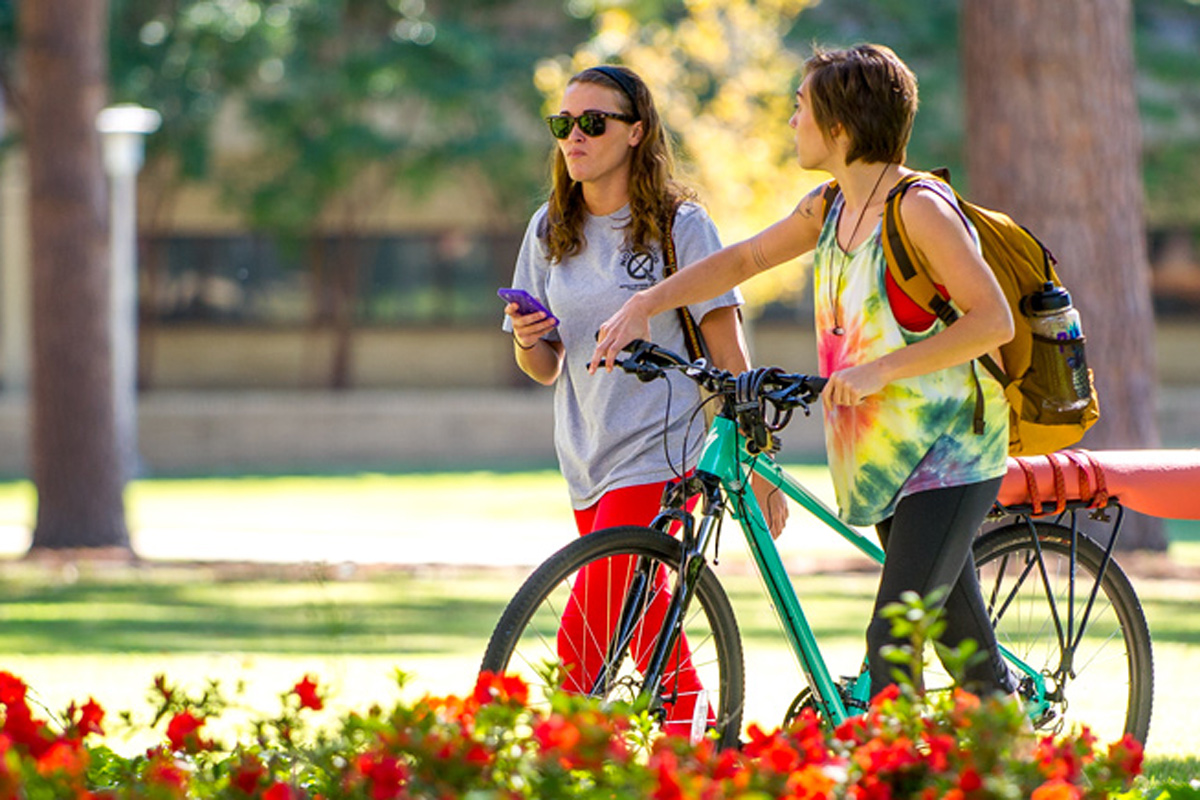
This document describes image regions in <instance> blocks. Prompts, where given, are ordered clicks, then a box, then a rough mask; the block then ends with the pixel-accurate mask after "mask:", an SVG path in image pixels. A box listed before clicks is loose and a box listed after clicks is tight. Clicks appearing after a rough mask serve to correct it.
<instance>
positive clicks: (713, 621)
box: [481, 527, 745, 747]
mask: <svg viewBox="0 0 1200 800" xmlns="http://www.w3.org/2000/svg"><path fill="white" fill-rule="evenodd" d="M624 556H632V557H635V558H646V559H649V560H650V561H649V562H647V563H652V564H654V565H655V574H660V573H658V568H659V567H661V568H665V569H666V570H667V572H668V573H669V581H668V582H669V585H670V586H671V587H673V586H674V585H675V583H676V580H675V578H676V577H677V570H678V565H679V563H680V561H681V558H682V546H681V545H680V543H679V541H678V540H677V539H674V538H672V537H671V536H668V535H666V534H664V533H662V532H660V531H657V530H654V529H651V528H640V527H617V528H610V529H607V530H603V531H596V532H595V533H591V534H588V535H587V536H583V537H581V538H579V539H577V540H575V541H573V542H571V543H570V544H569V545H567V546H566V547H564V548H562V549H561V550H559V551H558V552H557V553H555V554H554V555H552V556H551V557H550V558H549V559H547V560H546V561H545V562H544V563H543V564H542V565H541V566H539V567H538V568H537V569H536V570H535V571H534V572H533V574H531V575H530V576H529V578H527V579H526V581H525V583H524V584H523V585H522V586H521V588H520V589H519V590H518V591H517V593H516V595H514V597H513V599H512V600H511V601H510V602H509V604H508V607H507V608H506V609H505V610H504V613H503V614H502V615H501V617H500V621H499V623H498V624H497V625H496V628H495V630H494V631H493V632H492V636H491V639H490V640H489V642H488V646H487V651H486V653H485V655H484V657H483V662H482V665H481V669H483V670H488V671H491V672H495V673H502V672H503V673H509V674H514V673H515V674H518V675H520V676H521V677H523V678H524V679H525V680H526V681H527V682H528V683H529V684H530V685H531V687H541V688H542V690H543V691H542V692H538V691H531V692H530V697H531V698H533V697H535V696H546V697H548V696H549V694H550V693H551V690H552V689H558V688H561V687H557V686H551V683H552V682H553V681H554V678H553V677H552V676H551V675H549V674H548V672H549V670H548V669H547V665H552V666H553V665H560V666H561V663H562V658H561V657H560V655H559V652H558V651H559V643H558V637H559V635H560V628H562V629H563V630H565V629H566V627H565V626H563V625H562V624H561V623H562V618H563V614H564V612H565V611H566V610H567V603H568V601H569V600H570V599H571V592H572V586H574V583H575V580H576V576H578V575H579V574H580V572H581V570H583V569H584V568H585V567H588V566H589V565H594V564H598V563H601V562H604V563H605V564H606V565H611V564H618V563H621V562H612V561H609V559H612V558H614V557H624ZM604 568H606V569H611V567H610V566H605V567H604ZM653 594H656V595H657V596H659V597H661V596H662V593H661V591H658V592H655V593H653ZM668 597H669V595H668ZM598 616H599V615H595V616H594V615H584V617H585V619H586V620H587V621H588V622H589V623H590V622H591V621H592V620H593V619H595V618H598ZM683 620H684V626H683V628H684V633H685V636H686V640H687V644H688V646H689V648H690V656H691V657H690V658H687V659H683V660H682V663H685V664H690V665H692V666H694V667H695V669H696V672H697V673H698V675H699V679H700V683H701V685H702V686H703V689H704V692H706V693H707V702H708V704H709V706H710V707H711V709H712V712H713V717H712V718H711V719H710V720H705V721H704V722H705V723H706V727H715V728H716V730H717V743H718V745H719V746H721V747H730V746H733V745H735V744H737V742H738V740H739V736H740V733H741V719H742V710H743V704H744V695H745V667H744V662H743V654H742V640H741V634H740V632H739V630H738V624H737V619H736V617H735V616H734V612H733V607H732V605H731V604H730V602H729V598H728V595H726V593H725V590H724V589H723V588H722V587H721V584H720V582H719V581H718V580H717V577H716V575H714V574H713V572H712V570H711V569H710V568H709V567H708V565H707V564H705V565H704V566H703V567H702V568H701V569H700V571H699V574H698V579H697V581H696V591H695V594H694V596H693V600H692V602H691V604H690V607H689V608H687V609H685V612H684V615H683ZM601 625H602V623H599V622H597V623H596V624H595V627H596V628H599V627H601ZM661 632H662V631H661V629H660V630H658V631H656V632H654V634H653V637H652V638H653V639H654V640H656V639H657V638H658V636H659V635H660V634H661ZM582 633H584V634H586V637H584V638H586V639H587V640H588V641H589V642H591V643H592V644H593V645H594V641H593V639H594V638H596V639H598V636H597V634H596V633H595V629H594V628H593V627H592V625H591V624H589V625H588V626H587V630H585V631H582ZM564 635H566V634H564ZM638 636H639V638H638V641H637V644H636V646H637V647H638V648H639V649H640V648H642V647H645V646H647V643H648V642H649V641H650V638H648V637H649V636H650V634H649V631H639V634H638ZM606 641H607V639H606ZM568 646H570V645H568ZM626 656H627V654H620V657H619V658H618V659H615V660H614V659H609V658H605V661H604V663H605V665H606V666H611V665H612V664H613V663H614V661H615V663H616V666H617V667H618V669H620V672H619V673H618V674H617V677H616V678H614V679H613V680H611V681H609V684H608V688H607V689H606V690H605V691H602V692H598V693H597V696H602V697H604V698H605V699H617V700H623V701H626V702H630V703H633V702H636V701H638V700H645V699H646V694H645V692H646V689H645V687H644V686H643V679H642V677H641V675H640V673H639V672H637V670H636V665H635V664H634V663H632V662H634V661H636V658H631V657H626ZM682 672H683V670H676V671H675V672H673V673H671V674H670V675H668V676H667V677H666V679H665V680H664V681H663V685H664V686H671V685H674V686H676V687H678V682H675V683H673V681H674V680H675V678H676V676H677V675H678V674H681V673H682ZM560 677H561V675H560ZM668 691H669V690H668ZM714 695H715V697H714ZM682 696H683V693H682V692H679V691H677V695H676V699H677V700H678V699H679V698H680V697H682ZM700 697H701V699H703V697H704V696H703V695H700ZM693 702H694V703H695V704H696V705H697V706H699V701H698V700H693ZM660 721H661V719H660ZM672 725H673V726H676V727H678V726H677V724H676V723H672ZM689 732H690V731H689Z"/></svg>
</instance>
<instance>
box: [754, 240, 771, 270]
mask: <svg viewBox="0 0 1200 800" xmlns="http://www.w3.org/2000/svg"><path fill="white" fill-rule="evenodd" d="M762 248H763V246H762V237H761V236H755V237H754V238H753V239H752V240H751V241H750V254H751V255H752V256H754V266H755V267H757V268H758V271H759V272H763V271H764V270H768V269H770V268H771V262H769V261H767V257H766V256H765V255H764V254H763V249H762Z"/></svg>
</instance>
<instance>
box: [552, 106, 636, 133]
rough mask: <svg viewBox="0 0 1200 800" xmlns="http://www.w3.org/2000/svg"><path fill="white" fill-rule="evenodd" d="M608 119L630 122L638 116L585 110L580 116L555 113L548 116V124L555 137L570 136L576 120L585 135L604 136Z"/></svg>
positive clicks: (634, 120)
mask: <svg viewBox="0 0 1200 800" xmlns="http://www.w3.org/2000/svg"><path fill="white" fill-rule="evenodd" d="M606 119H618V120H620V121H621V122H629V123H634V122H637V117H635V116H633V115H632V114H618V113H616V112H613V111H585V112H583V113H582V114H580V115H579V116H578V117H572V116H571V115H570V114H553V115H551V116H549V117H546V124H547V125H549V126H550V133H551V135H553V136H554V138H555V139H565V138H567V137H568V136H570V135H571V130H572V129H573V128H574V127H575V123H576V122H578V123H579V130H581V131H583V135H584V136H603V135H604V129H605V122H604V121H605V120H606Z"/></svg>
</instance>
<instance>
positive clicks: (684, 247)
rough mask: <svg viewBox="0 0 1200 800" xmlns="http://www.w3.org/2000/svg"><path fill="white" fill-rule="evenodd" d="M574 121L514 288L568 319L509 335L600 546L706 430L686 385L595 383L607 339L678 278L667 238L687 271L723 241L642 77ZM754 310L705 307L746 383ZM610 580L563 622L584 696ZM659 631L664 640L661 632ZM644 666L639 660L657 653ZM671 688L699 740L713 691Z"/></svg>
mask: <svg viewBox="0 0 1200 800" xmlns="http://www.w3.org/2000/svg"><path fill="white" fill-rule="evenodd" d="M559 109H560V110H559V112H558V113H557V114H554V115H552V116H550V117H548V118H547V123H548V125H549V128H550V133H551V134H552V135H553V136H554V138H555V140H556V142H557V147H556V148H555V150H554V154H553V165H552V175H551V186H550V197H549V200H548V201H547V202H546V203H545V204H544V205H543V206H542V207H541V208H540V209H538V211H537V212H536V213H535V214H534V215H533V218H532V220H531V221H530V223H529V226H528V229H527V231H526V235H525V239H524V242H523V244H522V246H521V251H520V254H519V256H518V258H517V266H516V271H515V274H514V277H513V286H514V287H515V288H518V289H524V290H526V291H528V292H529V293H530V294H532V295H534V296H535V297H536V298H538V299H539V300H540V301H541V302H542V304H543V305H545V306H547V307H548V308H549V309H550V311H551V312H552V313H553V317H556V318H557V320H556V319H554V318H552V317H549V316H547V315H545V314H543V313H542V312H535V313H532V314H521V313H520V311H519V310H518V307H517V304H515V303H512V304H509V305H508V306H507V307H506V308H505V314H506V315H507V316H506V319H505V321H504V329H505V330H506V331H509V332H511V333H512V335H513V350H514V353H515V356H516V361H517V364H518V366H519V367H520V368H521V369H522V370H523V371H524V372H525V373H526V374H528V375H529V376H530V377H531V378H533V379H534V380H535V381H537V382H539V383H542V384H546V385H553V386H554V389H555V399H554V413H555V447H556V450H557V453H558V459H559V465H560V467H561V469H562V473H563V476H564V477H565V478H566V480H567V487H568V490H569V494H570V498H571V504H572V506H573V508H574V510H575V520H576V525H577V527H578V529H579V533H580V535H586V534H588V533H591V532H592V531H596V530H601V529H604V528H610V527H614V526H619V525H643V526H644V525H646V524H648V523H649V522H650V521H651V520H652V519H653V518H654V516H655V515H656V514H657V512H658V510H659V503H660V501H661V498H662V492H663V488H664V485H665V484H666V482H667V481H669V480H671V479H673V478H675V477H677V473H676V470H677V469H678V468H679V465H681V464H687V463H693V464H694V462H695V457H696V455H697V454H698V452H699V449H700V446H701V444H702V430H701V429H700V428H702V426H703V422H701V423H700V426H699V427H698V426H697V425H696V423H695V422H694V420H693V418H692V412H693V410H694V409H695V408H696V406H697V404H698V403H699V400H700V397H699V392H698V389H697V388H696V385H695V384H694V383H693V382H692V381H690V380H688V379H686V378H684V377H682V376H678V375H675V376H671V378H670V383H669V384H667V383H665V382H662V381H658V382H656V383H655V386H657V387H660V388H659V389H658V391H660V392H661V394H657V395H656V394H655V389H654V387H652V386H649V385H643V384H641V383H639V382H638V381H635V380H631V379H630V378H629V377H628V376H625V375H608V374H602V375H593V374H589V371H588V359H589V357H590V356H591V354H592V348H593V347H594V345H595V341H596V339H595V337H596V331H597V330H599V328H600V325H601V323H603V322H604V320H606V319H607V318H608V317H609V316H610V315H611V314H612V313H613V312H615V311H616V310H617V309H618V308H620V307H621V305H622V304H623V303H624V302H625V301H626V300H627V299H628V298H630V297H631V296H633V295H634V293H636V292H638V291H640V290H642V289H647V288H649V287H651V286H654V285H655V284H656V283H658V282H659V281H661V280H662V279H663V277H664V275H663V266H664V261H665V259H664V250H665V248H664V239H665V237H666V235H667V233H666V231H667V230H668V226H670V230H671V238H672V240H673V242H674V246H675V253H676V261H677V264H678V268H679V269H681V270H683V271H684V272H686V271H687V269H688V265H689V264H691V263H692V262H694V261H696V260H698V259H700V258H702V257H704V256H706V255H708V254H709V253H712V252H714V251H716V250H717V249H719V248H720V241H719V239H718V237H717V231H716V228H715V226H714V225H713V223H712V221H711V220H710V219H709V217H708V215H707V214H706V213H705V211H704V210H703V209H702V208H701V207H700V206H699V205H697V204H696V203H694V202H692V201H691V197H692V194H691V193H690V192H689V191H688V190H686V189H685V188H684V187H683V186H681V185H680V184H679V183H677V182H676V181H675V180H674V177H673V175H672V170H673V158H672V153H671V149H670V142H669V140H668V138H667V133H666V131H665V130H664V128H663V125H662V122H661V120H660V118H659V115H658V111H657V109H656V107H655V103H654V99H653V97H652V96H651V94H650V90H649V89H648V88H647V87H646V84H645V83H644V82H643V81H642V79H641V78H640V77H639V76H638V75H637V74H635V73H634V72H632V71H631V70H629V69H626V68H623V67H615V66H600V67H593V68H590V69H585V70H583V71H582V72H580V73H579V74H577V75H575V76H574V77H572V78H571V80H570V81H569V82H568V84H567V87H566V90H565V91H564V92H563V96H562V101H561V104H560V106H559ZM740 302H741V299H740V296H739V295H738V293H737V292H736V291H733V290H731V291H727V292H723V293H720V294H719V296H716V297H714V298H711V299H709V300H706V301H705V302H701V303H695V304H692V305H691V306H690V311H691V314H692V317H693V319H695V320H696V321H697V322H698V323H699V327H700V330H701V332H702V334H703V337H704V339H705V342H706V344H707V347H708V350H709V353H710V355H711V357H712V359H713V361H714V363H716V364H717V365H718V366H720V367H722V368H724V369H728V370H730V371H733V372H741V371H744V370H746V369H748V368H749V361H748V358H747V354H746V346H745V341H744V338H743V336H742V331H741V327H740V323H739V317H738V311H737V307H738V305H739V304H740ZM651 329H652V330H651V331H650V338H652V339H653V340H654V341H655V342H657V343H659V344H662V345H664V346H666V347H669V348H671V349H674V350H675V351H676V352H681V353H682V352H685V351H686V348H685V344H684V334H683V328H682V326H681V323H680V320H679V315H678V314H677V313H674V312H673V313H671V314H662V315H660V316H659V317H658V318H656V319H655V320H654V322H653V323H652V325H651ZM664 415H667V419H666V422H665V435H664ZM689 432H690V436H689V435H688V434H689ZM759 499H760V502H761V503H762V505H763V508H764V510H765V511H766V512H767V514H768V517H769V522H770V526H771V531H772V533H773V534H775V535H778V534H779V532H780V531H781V530H782V528H783V524H784V521H785V519H786V516H787V506H786V502H785V499H784V498H783V496H782V495H781V494H779V493H777V492H771V491H768V490H766V487H764V491H763V492H762V493H761V494H760V495H759ZM610 572H611V574H609V575H596V574H586V572H585V574H582V575H581V576H580V578H579V579H578V581H577V583H576V586H575V589H574V592H573V595H572V602H571V604H570V605H569V606H568V609H567V611H566V613H565V614H564V618H563V623H562V628H561V630H560V633H559V647H558V649H559V655H560V657H561V658H562V660H563V663H564V666H565V668H566V670H567V674H566V676H565V678H566V688H568V689H570V690H574V691H581V692H583V691H587V690H588V689H590V677H591V676H593V675H595V674H597V672H598V667H599V662H600V659H602V658H603V656H604V653H603V649H602V648H603V647H604V645H605V643H606V642H607V641H608V638H609V637H608V636H607V631H608V625H609V624H611V617H613V616H615V615H616V613H617V611H618V610H619V609H617V610H614V609H612V608H610V607H609V606H610V604H611V600H610V599H609V598H611V597H612V596H614V595H619V593H618V592H614V591H612V589H613V586H612V584H613V583H614V582H619V581H620V580H621V577H620V576H621V574H622V572H623V571H622V569H621V565H612V566H611V568H610ZM663 605H664V606H665V598H664V603H663ZM662 610H663V609H657V610H656V609H651V614H656V613H657V614H660V615H661V613H662ZM650 622H651V624H652V625H653V626H654V627H653V629H657V627H658V625H657V621H655V620H653V619H651V620H650ZM585 627H586V628H587V633H586V635H583V634H584V630H585ZM685 646H686V643H685ZM636 649H638V648H636V647H635V650H636ZM633 655H634V658H635V659H637V660H639V661H640V660H642V659H643V658H644V657H648V656H649V652H645V653H642V652H635V653H634V654H633ZM687 661H688V659H687V658H680V659H679V662H680V663H681V664H684V665H686V664H687ZM672 687H673V688H678V689H679V693H678V700H677V701H675V702H671V703H668V704H667V725H668V728H669V729H670V728H675V730H676V731H677V732H683V733H685V734H686V733H688V731H689V730H691V729H692V725H693V720H694V719H698V720H699V721H701V722H703V721H705V720H703V719H702V718H701V715H703V714H705V713H706V709H705V708H698V704H697V697H698V696H700V690H701V689H702V688H703V687H701V686H700V685H699V681H698V679H697V677H696V675H695V671H694V670H693V669H690V668H683V669H680V671H679V676H678V683H676V682H675V678H674V677H672ZM707 713H708V714H710V715H711V709H708V710H707ZM707 721H708V722H712V721H713V720H712V719H711V717H710V718H709V719H708V720H707Z"/></svg>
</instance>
